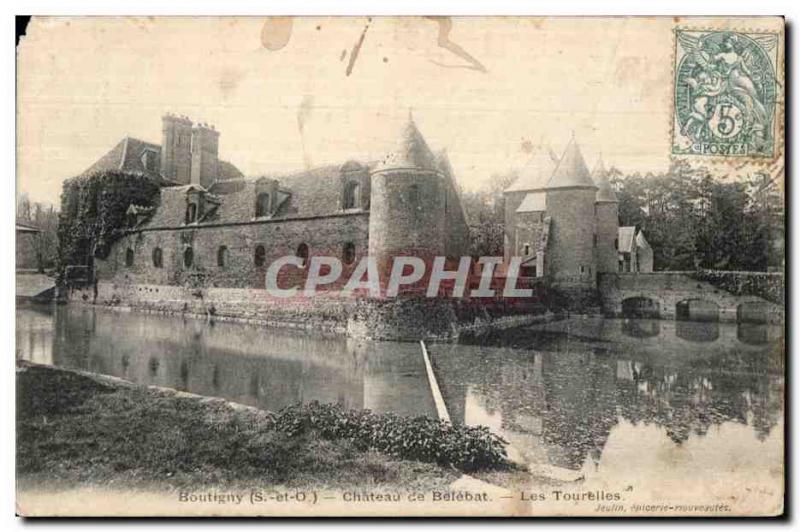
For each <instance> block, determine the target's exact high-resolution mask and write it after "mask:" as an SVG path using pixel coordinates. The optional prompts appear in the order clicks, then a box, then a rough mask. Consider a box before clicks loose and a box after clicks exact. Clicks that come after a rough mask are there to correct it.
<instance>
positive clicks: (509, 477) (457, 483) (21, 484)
mask: <svg viewBox="0 0 800 532" xmlns="http://www.w3.org/2000/svg"><path fill="white" fill-rule="evenodd" d="M29 369H34V370H44V371H47V372H51V373H52V374H53V375H59V374H61V375H64V374H68V375H72V376H77V377H80V378H83V379H86V380H87V381H90V382H92V383H96V384H99V385H101V386H107V387H110V388H113V390H114V391H115V392H116V391H125V390H130V391H143V392H145V393H148V394H153V395H152V397H153V398H154V399H155V398H158V399H172V400H183V399H188V400H190V401H192V402H194V403H195V404H197V405H199V406H201V407H209V408H212V407H218V408H220V407H221V408H227V409H230V410H231V411H232V412H233V413H234V414H235V415H240V414H244V415H247V416H250V418H251V419H261V420H264V421H265V422H266V421H267V420H270V421H271V420H274V419H275V414H274V413H273V412H270V411H266V410H263V409H260V408H257V407H254V406H250V405H245V404H242V403H237V402H234V401H229V400H227V399H224V398H221V397H213V396H204V395H199V394H194V393H191V392H184V391H180V390H175V389H173V388H168V387H162V386H156V385H144V384H137V383H134V382H131V381H128V380H125V379H121V378H119V377H114V376H110V375H102V374H98V373H94V372H89V371H84V370H78V369H71V368H60V367H56V366H52V365H49V364H37V363H32V362H28V361H23V360H18V361H17V363H16V371H17V379H19V373H20V372H24V371H27V370H29ZM17 387H18V388H19V383H18V384H17ZM53 389H55V387H54V388H53ZM60 391H63V390H60ZM20 421H21V420H20V414H19V406H18V413H17V421H16V422H17V426H18V427H19V423H20ZM18 430H19V429H18ZM18 445H19V438H18ZM17 452H19V449H18V450H17ZM363 454H365V455H366V454H369V455H370V459H371V460H373V461H375V460H376V459H377V460H379V461H380V462H382V463H384V464H386V465H388V466H390V467H392V468H395V469H397V468H400V469H403V468H405V467H409V468H418V467H419V466H423V467H424V469H425V471H424V473H418V472H417V470H416V469H415V470H414V472H413V474H414V475H415V478H419V477H420V476H421V477H424V478H423V479H422V480H421V482H423V483H425V482H427V483H428V484H429V486H428V488H429V489H438V490H444V491H448V490H449V491H463V490H464V489H469V490H480V489H483V490H490V491H492V492H495V493H506V492H507V491H508V489H507V488H504V487H501V486H503V485H505V486H508V485H509V484H515V483H517V481H519V480H520V479H525V478H527V477H528V473H527V472H526V471H524V470H520V469H518V470H509V471H500V470H498V471H495V470H490V471H486V472H483V473H478V474H475V475H468V474H465V473H462V472H459V471H457V470H455V469H454V468H452V467H451V468H446V467H442V466H437V465H436V464H430V463H421V462H416V461H409V460H403V459H399V458H393V457H389V456H385V455H382V454H381V453H377V452H374V451H364V452H363ZM482 478H485V479H486V480H483V479H482ZM41 480H42V478H35V479H33V480H31V479H28V478H26V476H25V475H24V474H23V475H20V474H19V473H17V493H18V498H19V494H20V493H21V492H23V491H29V492H36V491H40V490H41ZM487 480H488V482H487ZM47 484H48V485H50V484H51V483H50V482H47ZM67 484H68V483H67ZM55 485H58V483H56V484H55ZM321 485H322V486H323V487H324V486H326V483H325V482H324V481H323V482H322V483H321ZM364 485H365V486H373V487H375V486H376V484H375V480H374V479H364ZM152 486H155V487H158V485H157V484H151V487H152ZM84 487H86V486H84ZM200 487H202V486H200ZM280 487H281V486H274V488H275V489H278V488H280ZM295 487H296V486H295ZM308 487H310V488H314V487H315V486H314V485H311V486H308ZM361 487H362V486H361V485H357V486H353V488H361ZM377 487H379V488H380V489H384V490H395V491H400V492H402V491H404V490H407V489H410V488H409V487H408V486H406V485H405V484H403V483H399V484H397V485H391V484H388V485H378V486H377ZM52 488H53V485H50V487H49V488H48V489H52ZM75 488H80V486H75ZM64 489H66V490H68V491H70V490H71V489H70V487H67V486H66V485H65V486H62V488H57V489H56V492H58V491H63V490H64ZM132 489H138V488H136V487H134V488H132ZM162 489H164V488H163V487H162ZM166 489H168V490H171V489H172V488H166Z"/></svg>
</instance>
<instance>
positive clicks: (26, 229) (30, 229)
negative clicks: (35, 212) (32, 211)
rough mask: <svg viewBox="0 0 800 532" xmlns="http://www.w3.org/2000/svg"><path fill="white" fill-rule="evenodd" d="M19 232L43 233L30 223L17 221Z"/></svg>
mask: <svg viewBox="0 0 800 532" xmlns="http://www.w3.org/2000/svg"><path fill="white" fill-rule="evenodd" d="M16 232H17V233H41V232H42V230H41V229H39V228H38V227H34V226H32V225H30V224H28V223H24V222H17V231H16Z"/></svg>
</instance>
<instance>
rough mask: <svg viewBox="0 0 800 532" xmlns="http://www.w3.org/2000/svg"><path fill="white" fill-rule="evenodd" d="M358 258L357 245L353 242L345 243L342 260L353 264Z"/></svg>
mask: <svg viewBox="0 0 800 532" xmlns="http://www.w3.org/2000/svg"><path fill="white" fill-rule="evenodd" d="M355 260H356V245H355V244H353V243H352V242H347V243H345V245H344V247H343V248H342V261H343V262H344V263H345V264H353V261H355Z"/></svg>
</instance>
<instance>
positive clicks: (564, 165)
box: [545, 134, 597, 189]
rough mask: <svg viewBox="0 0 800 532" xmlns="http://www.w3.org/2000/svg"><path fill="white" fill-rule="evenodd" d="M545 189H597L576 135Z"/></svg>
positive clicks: (570, 140) (573, 136)
mask: <svg viewBox="0 0 800 532" xmlns="http://www.w3.org/2000/svg"><path fill="white" fill-rule="evenodd" d="M545 188H547V189H556V188H595V189H596V188H597V185H595V184H594V181H592V177H591V175H589V168H588V167H587V166H586V161H584V160H583V155H582V154H581V149H580V147H579V146H578V142H577V141H576V140H575V135H574V134H573V135H572V137H571V138H570V139H569V144H567V147H566V149H565V150H564V154H563V155H562V156H561V160H560V161H559V162H558V165H557V166H556V169H555V171H554V172H553V176H552V177H551V178H550V180H549V181H548V182H547V186H546V187H545Z"/></svg>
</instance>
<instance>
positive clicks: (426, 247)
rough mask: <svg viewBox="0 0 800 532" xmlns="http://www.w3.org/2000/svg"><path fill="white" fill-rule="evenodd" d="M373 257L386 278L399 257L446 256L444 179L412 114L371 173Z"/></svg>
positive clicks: (370, 228)
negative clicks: (392, 145)
mask: <svg viewBox="0 0 800 532" xmlns="http://www.w3.org/2000/svg"><path fill="white" fill-rule="evenodd" d="M371 181H372V184H371V192H370V217H369V255H370V256H371V257H372V258H374V259H375V260H376V262H377V265H378V269H379V271H380V272H381V278H382V280H385V278H386V277H385V274H386V273H388V272H389V271H390V270H391V266H392V262H393V258H394V257H395V256H401V255H410V256H415V257H419V258H421V259H423V260H424V261H425V263H426V265H427V266H428V268H427V270H426V271H430V263H431V262H432V261H433V257H436V256H438V255H444V250H445V242H444V241H445V237H444V235H445V209H444V192H445V190H444V180H443V176H442V174H441V171H440V170H439V168H438V165H437V164H436V158H435V157H434V155H433V153H432V152H431V150H430V148H428V145H427V143H426V142H425V139H424V138H423V137H422V134H421V133H420V132H419V130H418V129H417V126H416V124H414V121H413V119H412V118H411V116H410V114H409V120H408V123H406V125H405V127H404V128H403V131H402V134H401V135H400V139H399V140H398V143H397V145H396V147H395V148H394V149H393V150H391V151H390V152H389V153H388V154H387V155H386V156H385V157H383V158H382V159H381V160H380V161H378V163H377V165H376V166H375V167H374V168H373V170H372V172H371Z"/></svg>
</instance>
